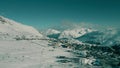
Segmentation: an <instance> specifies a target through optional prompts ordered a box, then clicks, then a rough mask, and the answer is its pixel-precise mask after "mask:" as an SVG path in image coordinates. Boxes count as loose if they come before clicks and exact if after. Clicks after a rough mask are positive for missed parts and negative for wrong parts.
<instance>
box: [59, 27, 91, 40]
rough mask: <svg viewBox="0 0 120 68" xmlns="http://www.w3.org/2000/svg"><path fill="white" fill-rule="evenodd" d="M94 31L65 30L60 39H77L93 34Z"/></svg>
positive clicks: (82, 29) (86, 29)
mask: <svg viewBox="0 0 120 68" xmlns="http://www.w3.org/2000/svg"><path fill="white" fill-rule="evenodd" d="M92 31H93V30H92V29H88V28H75V29H68V30H64V31H63V32H62V33H61V34H60V36H59V38H77V37H80V36H82V35H84V34H86V33H90V32H92Z"/></svg>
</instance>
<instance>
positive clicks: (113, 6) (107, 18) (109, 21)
mask: <svg viewBox="0 0 120 68" xmlns="http://www.w3.org/2000/svg"><path fill="white" fill-rule="evenodd" d="M0 15H2V16H5V17H7V18H10V19H13V20H15V21H17V22H20V23H23V24H26V25H31V26H33V27H35V28H37V29H46V28H50V27H54V26H59V25H61V24H64V23H66V22H67V23H70V24H71V23H72V24H74V23H75V24H79V23H83V22H84V23H91V24H98V25H110V26H115V27H119V25H120V0H0Z"/></svg>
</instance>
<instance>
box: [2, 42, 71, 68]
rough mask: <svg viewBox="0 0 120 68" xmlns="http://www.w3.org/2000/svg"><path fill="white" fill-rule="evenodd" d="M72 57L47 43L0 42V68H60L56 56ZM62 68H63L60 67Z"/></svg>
mask: <svg viewBox="0 0 120 68" xmlns="http://www.w3.org/2000/svg"><path fill="white" fill-rule="evenodd" d="M61 55H62V56H67V57H68V56H70V53H68V52H65V51H64V49H57V48H56V49H54V48H52V47H49V46H48V42H47V41H43V40H39V41H25V40H24V41H0V68H50V66H53V67H54V68H59V66H62V65H61V64H58V63H56V60H57V59H56V58H55V57H56V56H61ZM60 68H61V67H60Z"/></svg>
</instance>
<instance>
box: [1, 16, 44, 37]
mask: <svg viewBox="0 0 120 68" xmlns="http://www.w3.org/2000/svg"><path fill="white" fill-rule="evenodd" d="M0 34H8V35H10V36H11V37H14V36H16V35H19V36H22V35H25V36H39V37H42V34H40V33H39V32H38V31H37V30H36V29H35V28H33V27H31V26H27V25H23V24H21V23H18V22H15V21H13V20H10V19H8V18H5V17H2V16H0ZM10 36H9V37H10Z"/></svg>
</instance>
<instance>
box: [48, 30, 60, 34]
mask: <svg viewBox="0 0 120 68" xmlns="http://www.w3.org/2000/svg"><path fill="white" fill-rule="evenodd" d="M59 33H60V31H58V30H55V29H48V30H47V31H46V35H52V34H59Z"/></svg>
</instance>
